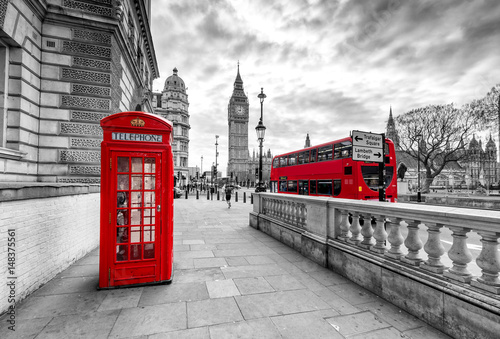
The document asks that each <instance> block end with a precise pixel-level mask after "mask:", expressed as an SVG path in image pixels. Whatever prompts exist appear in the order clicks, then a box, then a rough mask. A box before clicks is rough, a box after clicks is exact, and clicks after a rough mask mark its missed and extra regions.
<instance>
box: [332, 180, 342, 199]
mask: <svg viewBox="0 0 500 339" xmlns="http://www.w3.org/2000/svg"><path fill="white" fill-rule="evenodd" d="M341 190H342V180H340V179H336V180H333V196H335V197H336V196H338V195H339V194H340V191H341Z"/></svg>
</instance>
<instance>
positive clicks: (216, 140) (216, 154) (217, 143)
mask: <svg viewBox="0 0 500 339" xmlns="http://www.w3.org/2000/svg"><path fill="white" fill-rule="evenodd" d="M218 141H219V136H218V135H216V136H215V170H214V171H215V184H214V190H215V186H216V185H217V165H218V164H217V157H218V156H219V152H218V151H217V146H218V145H219V142H218Z"/></svg>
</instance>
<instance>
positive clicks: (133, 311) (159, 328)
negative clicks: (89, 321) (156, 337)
mask: <svg viewBox="0 0 500 339" xmlns="http://www.w3.org/2000/svg"><path fill="white" fill-rule="evenodd" d="M185 328H187V324H186V303H184V302H181V303H172V304H164V305H155V306H146V307H137V308H127V309H123V310H122V311H121V313H120V315H119V316H118V319H117V320H116V323H115V325H114V327H113V329H112V331H111V334H110V336H109V337H110V338H126V337H131V336H138V335H150V334H155V333H160V332H169V331H175V330H182V329H185Z"/></svg>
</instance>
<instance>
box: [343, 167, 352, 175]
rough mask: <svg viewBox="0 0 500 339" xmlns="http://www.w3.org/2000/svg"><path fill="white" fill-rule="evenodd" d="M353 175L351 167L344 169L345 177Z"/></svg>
mask: <svg viewBox="0 0 500 339" xmlns="http://www.w3.org/2000/svg"><path fill="white" fill-rule="evenodd" d="M351 174H352V167H351V166H346V167H344V175H351Z"/></svg>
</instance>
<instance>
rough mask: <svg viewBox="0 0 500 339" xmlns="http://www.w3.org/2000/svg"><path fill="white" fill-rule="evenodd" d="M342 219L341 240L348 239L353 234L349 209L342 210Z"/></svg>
mask: <svg viewBox="0 0 500 339" xmlns="http://www.w3.org/2000/svg"><path fill="white" fill-rule="evenodd" d="M341 213H342V220H341V222H340V235H339V238H338V239H339V240H342V241H347V239H349V238H350V236H351V234H350V232H349V226H350V225H349V213H348V212H347V210H342V212H341Z"/></svg>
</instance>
